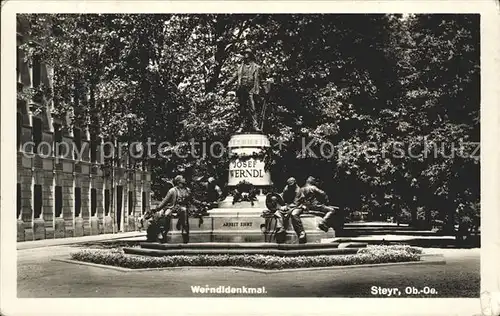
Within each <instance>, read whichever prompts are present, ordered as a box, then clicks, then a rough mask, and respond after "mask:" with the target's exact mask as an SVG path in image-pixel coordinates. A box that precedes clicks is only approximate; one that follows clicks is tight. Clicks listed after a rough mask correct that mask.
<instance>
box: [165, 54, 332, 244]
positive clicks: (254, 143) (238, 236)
mask: <svg viewBox="0 0 500 316" xmlns="http://www.w3.org/2000/svg"><path fill="white" fill-rule="evenodd" d="M261 73H262V71H261V67H260V65H258V64H257V63H256V62H255V57H254V54H253V53H252V52H251V51H250V50H245V51H244V52H243V61H242V63H241V64H240V65H239V67H238V68H237V70H236V72H235V74H234V76H233V77H232V78H231V79H230V80H229V81H228V85H229V84H231V83H234V82H237V89H236V94H237V97H238V103H239V112H240V117H239V118H240V120H241V124H240V127H239V129H237V130H236V132H235V133H234V134H233V135H232V137H231V138H230V140H229V143H228V153H229V166H228V182H227V186H228V187H229V189H230V192H231V194H230V195H229V196H228V197H227V198H226V199H225V200H223V201H221V202H220V203H219V205H218V207H217V208H214V209H211V210H209V211H208V215H207V216H203V218H189V222H190V223H189V227H190V229H189V234H190V238H189V240H190V243H196V242H276V236H275V233H276V225H277V222H276V218H275V217H274V215H273V212H270V210H269V209H268V207H267V206H266V195H265V194H266V193H267V192H270V191H272V188H273V182H272V180H271V174H270V172H269V170H268V169H267V168H266V165H265V160H266V157H267V155H268V154H269V150H270V148H271V144H270V142H269V139H268V137H267V136H266V135H265V134H263V133H262V129H263V126H264V121H265V105H266V102H265V101H264V102H263V104H260V103H261V100H262V99H261V97H260V95H261V94H263V93H262V92H264V93H265V94H266V95H267V94H268V93H269V91H270V85H269V84H268V85H267V86H263V85H262V78H261V75H262V74H261ZM268 83H269V82H268ZM257 105H261V107H262V112H261V113H262V115H261V118H260V119H261V121H260V122H259V121H258V119H257ZM259 123H260V124H259ZM301 219H302V222H303V226H304V230H305V233H306V234H307V242H309V243H311V242H319V241H320V240H321V239H323V238H332V237H334V231H333V230H332V229H331V230H329V231H328V232H324V231H322V230H320V229H319V228H318V224H320V221H321V217H319V216H315V215H312V214H307V213H305V214H303V215H301ZM167 242H169V243H181V242H182V236H181V232H180V231H178V230H176V228H175V224H174V223H173V222H172V223H171V227H170V229H169V232H168V234H167ZM281 242H286V243H297V242H298V236H297V234H296V233H295V231H294V230H293V229H292V227H291V225H288V227H286V234H285V236H284V238H283V240H282V241H281Z"/></svg>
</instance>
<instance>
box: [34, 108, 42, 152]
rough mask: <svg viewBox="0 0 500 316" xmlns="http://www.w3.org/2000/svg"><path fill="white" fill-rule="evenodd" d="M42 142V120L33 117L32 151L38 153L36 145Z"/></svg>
mask: <svg viewBox="0 0 500 316" xmlns="http://www.w3.org/2000/svg"><path fill="white" fill-rule="evenodd" d="M41 142H42V120H41V119H39V118H36V117H34V118H33V143H34V145H33V146H34V147H33V152H34V153H38V145H40V143H41Z"/></svg>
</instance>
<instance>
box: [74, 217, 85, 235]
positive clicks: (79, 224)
mask: <svg viewBox="0 0 500 316" xmlns="http://www.w3.org/2000/svg"><path fill="white" fill-rule="evenodd" d="M74 234H75V237H81V236H83V218H81V217H76V218H75V232H74Z"/></svg>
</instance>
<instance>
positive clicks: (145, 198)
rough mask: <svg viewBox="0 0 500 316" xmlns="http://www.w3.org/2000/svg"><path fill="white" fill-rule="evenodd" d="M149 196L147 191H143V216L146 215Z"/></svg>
mask: <svg viewBox="0 0 500 316" xmlns="http://www.w3.org/2000/svg"><path fill="white" fill-rule="evenodd" d="M146 203H147V194H146V191H142V214H144V213H146V205H147V204H146Z"/></svg>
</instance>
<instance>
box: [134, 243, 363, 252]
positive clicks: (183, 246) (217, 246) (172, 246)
mask: <svg viewBox="0 0 500 316" xmlns="http://www.w3.org/2000/svg"><path fill="white" fill-rule="evenodd" d="M361 245H362V244H361V243H357V246H358V248H361V247H360V246H361ZM365 246H366V244H365ZM338 247H339V243H337V242H332V243H324V244H321V243H310V244H277V243H258V242H256V243H228V242H205V243H189V244H161V243H154V242H145V243H141V248H143V249H162V250H170V249H283V250H298V249H333V248H338Z"/></svg>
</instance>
